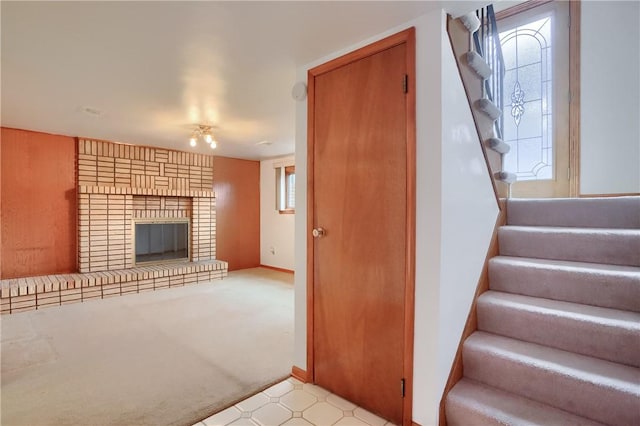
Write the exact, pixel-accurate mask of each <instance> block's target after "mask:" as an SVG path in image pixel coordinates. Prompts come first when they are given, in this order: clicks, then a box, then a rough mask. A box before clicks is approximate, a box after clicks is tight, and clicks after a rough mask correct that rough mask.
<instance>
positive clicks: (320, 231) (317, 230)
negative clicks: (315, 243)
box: [311, 228, 327, 238]
mask: <svg viewBox="0 0 640 426" xmlns="http://www.w3.org/2000/svg"><path fill="white" fill-rule="evenodd" d="M311 235H313V237H314V238H320V237H324V236H325V235H327V231H325V230H324V228H313V231H311Z"/></svg>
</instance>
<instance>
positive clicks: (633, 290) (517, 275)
mask: <svg viewBox="0 0 640 426" xmlns="http://www.w3.org/2000/svg"><path fill="white" fill-rule="evenodd" d="M489 283H490V286H491V289H492V290H497V291H504V292H507V293H515V294H524V295H526V296H534V297H543V298H545V299H553V300H563V301H567V302H574V303H583V304H586V305H594V306H601V307H604V308H614V309H621V310H627V311H634V312H640V274H633V273H624V272H621V273H615V272H611V273H605V272H601V271H599V272H595V271H584V270H582V271H581V270H576V269H571V270H563V269H545V268H544V267H538V266H529V265H527V266H522V265H514V264H510V263H503V262H501V261H500V260H497V259H492V260H491V261H490V263H489Z"/></svg>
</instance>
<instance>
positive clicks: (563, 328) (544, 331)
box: [477, 291, 640, 367]
mask: <svg viewBox="0 0 640 426" xmlns="http://www.w3.org/2000/svg"><path fill="white" fill-rule="evenodd" d="M477 307H478V308H477V309H478V329H479V330H482V331H487V332H490V333H494V334H498V335H501V336H507V337H513V338H515V339H519V340H524V341H526V342H532V343H538V344H541V345H545V346H550V347H553V348H558V349H563V350H565V351H571V352H575V353H578V354H583V355H588V356H592V357H596V358H600V359H605V360H608V361H612V362H618V363H622V364H627V365H632V366H635V367H640V313H637V312H629V311H622V310H617V309H609V308H601V307H596V306H588V305H582V304H577V303H571V302H562V301H557V300H549V299H543V298H538V297H531V296H523V295H518V294H510V293H502V292H497V291H487V292H485V293H484V294H482V295H481V296H480V297H479V298H478V305H477ZM611 348H615V350H611Z"/></svg>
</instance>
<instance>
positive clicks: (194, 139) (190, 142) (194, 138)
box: [189, 136, 198, 146]
mask: <svg viewBox="0 0 640 426" xmlns="http://www.w3.org/2000/svg"><path fill="white" fill-rule="evenodd" d="M196 143H198V141H197V140H196V137H195V136H191V139H189V144H190V145H191V146H196Z"/></svg>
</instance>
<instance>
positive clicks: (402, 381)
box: [400, 379, 404, 398]
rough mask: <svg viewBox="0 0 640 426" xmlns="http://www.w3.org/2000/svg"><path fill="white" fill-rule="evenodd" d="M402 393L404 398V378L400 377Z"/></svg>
mask: <svg viewBox="0 0 640 426" xmlns="http://www.w3.org/2000/svg"><path fill="white" fill-rule="evenodd" d="M400 395H402V397H403V398H404V379H400Z"/></svg>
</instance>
